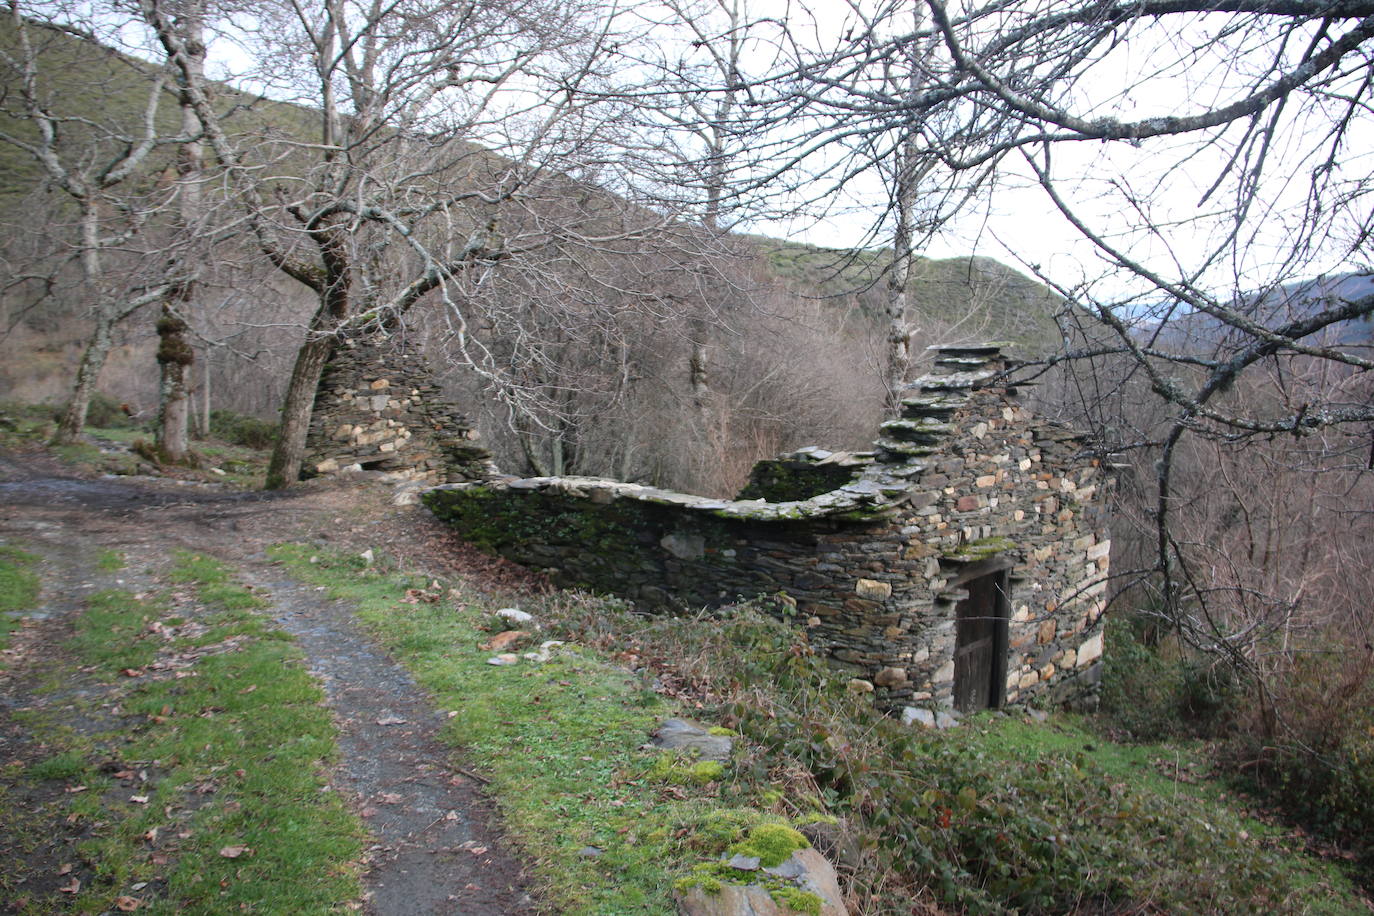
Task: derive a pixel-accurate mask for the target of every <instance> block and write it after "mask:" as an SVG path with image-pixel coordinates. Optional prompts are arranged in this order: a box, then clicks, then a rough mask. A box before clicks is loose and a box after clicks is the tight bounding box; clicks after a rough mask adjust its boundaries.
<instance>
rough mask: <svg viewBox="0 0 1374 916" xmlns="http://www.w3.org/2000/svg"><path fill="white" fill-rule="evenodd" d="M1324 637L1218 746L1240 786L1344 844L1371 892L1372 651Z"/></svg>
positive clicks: (1373, 814) (1373, 850)
mask: <svg viewBox="0 0 1374 916" xmlns="http://www.w3.org/2000/svg"><path fill="white" fill-rule="evenodd" d="M1341 642H1342V640H1341V637H1340V636H1339V635H1335V634H1331V635H1329V636H1328V638H1327V639H1324V640H1323V641H1322V645H1323V647H1324V651H1312V652H1309V653H1306V654H1303V655H1300V656H1298V657H1297V658H1296V659H1295V660H1294V661H1293V663H1292V665H1291V667H1290V669H1289V670H1288V671H1287V672H1285V674H1284V677H1283V679H1282V688H1281V690H1279V691H1276V692H1275V693H1274V694H1272V695H1271V697H1270V700H1269V704H1268V706H1267V707H1266V708H1264V709H1256V710H1254V711H1253V713H1252V715H1251V721H1249V722H1247V723H1246V724H1247V725H1248V726H1249V727H1246V728H1238V729H1236V731H1235V733H1234V734H1233V735H1232V736H1231V738H1230V740H1229V741H1228V742H1227V744H1226V746H1225V749H1224V751H1225V753H1226V754H1227V755H1228V756H1229V757H1230V760H1229V762H1230V763H1231V764H1232V765H1233V768H1234V769H1235V771H1236V772H1238V773H1241V774H1244V775H1245V781H1246V787H1247V788H1249V789H1251V790H1253V791H1255V792H1257V793H1260V794H1262V795H1264V796H1265V797H1267V798H1268V799H1269V800H1271V801H1272V802H1273V803H1274V804H1276V805H1278V806H1279V807H1280V808H1281V809H1282V810H1284V811H1285V812H1286V813H1287V814H1288V815H1289V816H1290V817H1292V818H1294V819H1296V820H1298V821H1300V822H1301V823H1302V824H1304V825H1305V826H1306V827H1307V828H1308V829H1309V830H1311V831H1312V832H1314V833H1316V834H1318V835H1320V836H1323V837H1326V838H1328V839H1331V840H1334V841H1336V842H1339V843H1342V844H1345V845H1347V846H1348V847H1349V848H1350V849H1351V850H1352V851H1353V853H1354V854H1355V856H1356V857H1357V859H1358V861H1359V864H1360V868H1359V872H1360V873H1361V874H1362V875H1363V876H1364V877H1363V882H1364V884H1365V885H1366V886H1367V887H1368V886H1374V838H1371V836H1370V834H1369V825H1370V824H1374V650H1370V649H1369V648H1368V647H1361V648H1363V651H1361V648H1357V647H1355V646H1350V645H1348V644H1347V645H1346V646H1345V648H1344V649H1333V648H1331V647H1334V646H1339V645H1340V644H1341Z"/></svg>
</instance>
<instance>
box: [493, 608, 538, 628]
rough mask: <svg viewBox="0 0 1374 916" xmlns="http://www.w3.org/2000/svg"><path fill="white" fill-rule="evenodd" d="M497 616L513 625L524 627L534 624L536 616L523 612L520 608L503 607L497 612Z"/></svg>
mask: <svg viewBox="0 0 1374 916" xmlns="http://www.w3.org/2000/svg"><path fill="white" fill-rule="evenodd" d="M496 616H497V617H500V618H501V619H502V620H508V621H510V622H511V623H513V624H516V625H522V624H527V623H533V622H534V615H533V614H531V613H529V612H528V611H522V610H520V609H519V608H518V607H503V608H501V610H499V611H497V612H496Z"/></svg>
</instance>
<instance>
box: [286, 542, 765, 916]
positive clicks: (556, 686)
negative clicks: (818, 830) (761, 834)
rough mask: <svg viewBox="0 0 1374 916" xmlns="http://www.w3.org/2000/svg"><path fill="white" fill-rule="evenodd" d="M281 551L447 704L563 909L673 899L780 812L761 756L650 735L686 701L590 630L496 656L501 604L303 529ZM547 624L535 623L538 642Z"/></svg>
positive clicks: (625, 909)
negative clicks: (301, 536) (601, 647)
mask: <svg viewBox="0 0 1374 916" xmlns="http://www.w3.org/2000/svg"><path fill="white" fill-rule="evenodd" d="M273 555H274V557H275V558H276V559H277V560H279V561H280V562H282V563H284V564H285V565H287V567H288V568H290V569H291V570H292V572H293V573H294V574H295V575H297V576H299V577H300V578H302V579H303V580H304V581H306V582H309V583H311V584H315V585H319V586H323V587H324V588H325V589H326V590H327V592H328V594H329V595H330V596H331V597H334V598H338V599H344V600H347V601H349V602H350V603H352V604H354V605H355V606H356V607H357V608H358V609H359V614H360V616H361V618H362V620H363V621H365V622H366V624H367V625H368V626H369V627H371V628H372V629H373V630H374V631H375V632H376V633H377V634H378V636H379V637H380V638H381V639H382V640H383V641H384V642H385V643H386V645H387V646H388V647H389V648H390V649H391V651H392V652H394V653H395V654H396V656H397V657H398V658H399V659H400V660H401V661H402V662H403V663H404V664H405V665H406V666H407V667H409V668H410V669H411V671H413V672H414V673H415V676H416V678H417V679H418V680H419V681H420V683H421V684H422V685H423V686H424V687H425V688H426V689H427V690H428V691H430V692H431V693H432V694H433V695H434V697H435V699H436V702H438V703H439V704H440V706H441V708H444V709H447V710H449V711H450V714H451V716H452V718H451V721H450V725H449V727H448V729H447V732H446V740H448V741H449V742H451V743H452V744H453V745H455V746H457V747H461V748H462V749H463V753H464V756H465V759H466V760H467V761H468V763H469V765H470V766H475V767H477V768H478V769H480V770H481V771H482V772H483V773H484V774H485V776H486V778H488V779H490V781H491V785H490V791H491V793H492V795H493V796H494V797H495V798H496V800H497V801H498V804H499V805H500V808H501V812H502V815H503V818H504V821H505V826H506V828H507V830H508V831H509V833H510V835H511V836H512V838H513V839H514V840H515V841H516V843H517V844H518V845H519V846H520V847H521V849H522V851H523V853H524V858H525V859H526V861H528V862H530V863H531V864H532V865H533V868H534V871H535V873H536V877H537V879H538V881H539V883H540V885H541V887H540V896H541V898H542V899H543V900H544V901H545V902H546V903H547V904H548V905H549V906H551V907H553V908H554V909H556V911H557V912H560V913H566V914H622V913H661V914H668V913H673V912H674V911H675V910H674V906H673V903H672V889H673V885H674V882H675V881H676V880H678V879H680V878H682V877H683V876H684V875H686V874H688V873H690V871H691V869H692V867H693V866H695V865H697V864H699V863H702V862H703V861H714V860H716V859H717V858H719V856H720V855H721V854H722V853H723V852H725V850H726V849H727V848H728V847H729V846H730V845H731V844H733V843H736V842H739V841H740V840H741V839H742V838H744V837H745V836H746V835H747V834H748V831H749V830H750V829H752V828H754V827H757V826H759V825H761V824H766V823H783V822H784V821H785V818H783V817H781V816H779V815H778V814H776V813H772V812H770V811H768V810H765V805H764V803H763V800H762V795H763V792H762V790H763V788H765V787H766V784H762V783H760V782H759V781H758V780H756V779H754V778H752V770H749V771H748V772H746V773H745V774H744V775H741V774H740V773H739V771H738V765H737V763H738V762H736V763H733V764H731V765H727V766H720V765H718V764H710V763H707V762H703V761H692V760H690V759H679V758H676V757H674V756H673V755H665V754H661V753H659V752H657V751H655V750H652V749H645V748H644V747H643V745H644V744H645V743H646V741H647V740H648V738H649V735H650V732H651V731H652V730H653V729H654V728H655V726H656V725H657V724H658V723H659V722H660V721H661V720H662V719H663V718H665V717H667V716H670V715H676V714H678V711H677V709H676V708H675V707H674V706H673V704H671V703H670V702H669V701H667V700H666V699H665V698H663V697H662V696H661V695H660V694H658V693H655V692H654V691H653V690H651V689H648V687H647V685H646V684H645V683H644V681H643V680H642V679H641V678H640V677H639V676H637V675H636V674H634V673H632V672H631V671H629V670H628V669H626V668H625V667H622V666H619V665H616V664H612V663H610V662H609V661H608V660H606V659H605V658H604V657H603V656H602V655H600V654H599V653H597V652H595V651H592V650H590V649H589V648H587V647H586V646H573V645H569V646H567V647H565V648H563V649H559V650H557V651H556V652H555V653H554V654H553V656H552V657H551V658H550V660H549V661H547V662H545V663H542V664H536V663H532V662H528V661H524V660H522V661H521V663H520V664H517V665H512V666H508V667H497V666H492V665H489V664H487V659H488V658H490V657H491V656H492V653H491V652H489V651H483V650H480V649H479V648H477V646H478V644H479V643H481V642H482V641H484V640H486V639H488V638H490V636H491V635H492V633H493V631H494V628H493V627H492V626H491V621H492V614H493V612H494V611H495V609H497V608H499V607H502V606H504V605H503V604H501V603H496V602H494V601H493V600H492V599H490V598H486V597H483V596H480V595H476V594H471V593H462V594H457V595H455V594H454V593H452V592H448V593H445V592H444V589H443V588H442V587H440V588H435V587H434V583H433V581H432V580H430V579H428V578H424V577H416V576H414V575H407V574H405V573H403V572H399V571H395V570H386V569H379V568H377V566H369V565H368V564H367V563H366V562H365V561H363V560H362V559H361V558H360V557H344V556H338V555H332V554H325V553H321V552H319V551H315V550H312V549H311V548H307V547H303V546H299V545H284V546H280V547H278V548H276V549H274V551H273ZM377 565H378V566H381V565H385V561H384V560H379V561H378V564H377ZM529 609H530V610H533V611H535V612H536V613H540V614H541V616H542V614H543V611H541V610H540V609H539V608H535V607H530V608H529ZM544 638H545V637H544V636H543V635H540V634H536V635H535V636H534V637H533V638H532V640H531V645H530V648H533V647H535V646H537V645H538V642H539V641H541V640H542V639H544ZM570 642H571V640H570ZM522 650H523V647H522ZM663 760H667V761H668V762H667V763H663V762H660V761H663Z"/></svg>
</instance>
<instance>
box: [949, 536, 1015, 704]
mask: <svg viewBox="0 0 1374 916" xmlns="http://www.w3.org/2000/svg"><path fill="white" fill-rule="evenodd" d="M1015 565H1016V564H1015V562H1014V561H1013V560H1012V559H1011V558H1010V557H1007V556H1001V555H999V556H995V557H989V558H988V559H985V560H979V561H978V562H976V563H966V564H961V565H960V566H959V568H958V569H956V570H953V575H952V576H951V578H950V579H949V584H948V585H946V586H945V590H949V589H956V588H959V587H961V586H963V585H965V584H967V583H969V582H972V581H973V580H975V579H981V578H984V577H985V576H995V577H996V579H995V580H994V582H993V590H994V592H995V594H996V599H995V601H994V604H993V608H992V616H993V618H994V623H993V640H992V671H991V672H990V675H989V676H990V678H991V684H990V689H989V691H988V704H987V706H986V707H981V708H985V709H1001V708H1002V707H1003V706H1004V705H1006V702H1007V667H1008V663H1009V660H1010V658H1009V657H1010V654H1011V644H1010V643H1011V570H1012V568H1013V567H1014V566H1015ZM958 606H959V602H955V604H954V608H955V609H956V611H955V614H954V648H953V650H952V652H951V653H950V658H951V659H954V658H956V657H957V656H958V654H959V618H958V612H957V608H958ZM955 667H956V670H957V668H958V666H957V665H956V666H955ZM951 693H952V695H953V696H958V695H959V690H958V685H957V684H956V685H955V686H953V687H951ZM961 711H964V712H977V711H978V710H976V709H970V710H961Z"/></svg>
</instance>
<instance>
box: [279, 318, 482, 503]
mask: <svg viewBox="0 0 1374 916" xmlns="http://www.w3.org/2000/svg"><path fill="white" fill-rule="evenodd" d="M477 439H478V432H477V430H476V429H475V428H474V427H473V424H472V421H470V420H469V419H468V418H467V417H465V416H463V414H461V413H460V412H459V411H458V408H457V407H456V406H455V405H453V404H451V403H449V402H447V401H445V400H444V399H443V396H442V392H441V391H440V389H439V387H438V386H437V385H435V384H434V382H433V379H432V378H431V376H430V373H429V370H428V368H427V367H426V365H425V361H424V357H423V356H421V355H420V354H419V353H418V352H414V351H408V350H407V349H406V348H405V347H404V346H403V345H402V344H401V343H399V342H397V341H395V340H394V339H387V340H383V341H374V340H371V339H364V340H346V341H344V342H343V343H341V344H340V345H339V346H338V347H337V348H336V349H335V351H334V355H333V356H332V357H331V358H330V361H329V363H328V365H326V366H325V369H324V374H323V375H322V376H321V379H320V386H319V389H318V392H317V394H316V396H315V413H314V416H313V417H312V419H311V423H310V434H309V437H308V439H307V440H306V456H307V457H306V462H305V466H304V469H303V472H302V476H306V477H316V476H321V475H329V474H337V473H340V472H341V471H347V470H377V471H384V472H386V473H388V474H390V475H392V476H393V477H395V478H397V479H403V480H416V481H423V482H426V483H433V484H440V483H457V482H460V481H470V480H486V479H488V478H490V477H492V476H494V475H495V474H496V473H497V472H496V468H495V466H494V465H493V464H492V461H491V455H490V453H489V452H487V450H486V449H484V448H482V447H481V446H480V445H478V444H477Z"/></svg>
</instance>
